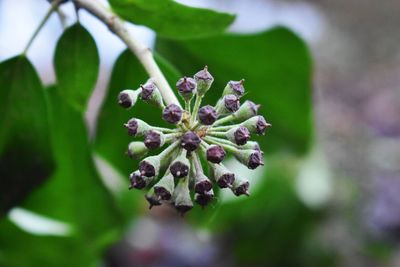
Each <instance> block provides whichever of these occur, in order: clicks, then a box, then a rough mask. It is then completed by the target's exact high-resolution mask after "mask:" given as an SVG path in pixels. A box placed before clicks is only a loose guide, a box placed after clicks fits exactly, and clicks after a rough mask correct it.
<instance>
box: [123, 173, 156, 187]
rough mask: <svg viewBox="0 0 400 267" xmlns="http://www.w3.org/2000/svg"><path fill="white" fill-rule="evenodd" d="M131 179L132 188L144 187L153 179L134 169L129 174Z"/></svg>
mask: <svg viewBox="0 0 400 267" xmlns="http://www.w3.org/2000/svg"><path fill="white" fill-rule="evenodd" d="M129 180H130V182H131V185H130V186H129V190H130V189H132V188H136V189H143V188H145V187H146V186H147V185H148V184H149V183H150V182H151V180H152V179H151V178H149V177H146V176H142V175H141V174H140V172H139V171H134V172H132V173H131V174H130V175H129Z"/></svg>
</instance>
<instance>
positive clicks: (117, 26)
mask: <svg viewBox="0 0 400 267" xmlns="http://www.w3.org/2000/svg"><path fill="white" fill-rule="evenodd" d="M73 1H74V3H75V4H76V5H77V6H79V7H80V8H83V9H85V10H86V11H88V12H89V13H91V14H92V15H94V16H95V17H97V18H98V19H99V20H101V21H103V22H104V23H105V24H106V25H107V26H108V28H109V29H110V30H111V31H112V32H113V33H115V34H116V35H117V36H118V37H119V38H120V39H121V40H122V41H123V42H124V43H125V44H126V46H127V47H128V48H129V49H130V50H131V51H132V52H133V53H134V54H135V55H136V57H137V58H138V60H139V61H140V63H141V64H142V65H143V67H144V69H145V70H146V72H147V73H148V74H149V76H150V77H152V78H153V79H154V81H155V83H156V84H157V87H158V88H159V89H160V92H161V94H162V96H163V98H164V101H165V103H166V104H167V105H169V104H176V105H178V106H181V105H180V103H179V101H178V99H177V98H176V95H175V94H174V92H173V91H172V89H171V87H170V86H169V84H168V82H167V79H166V78H165V76H164V75H163V73H162V72H161V70H160V68H159V66H158V65H157V63H156V62H155V60H154V57H153V53H152V52H151V50H150V49H149V48H148V47H146V46H145V45H144V44H142V43H141V42H139V41H138V40H136V39H135V38H133V37H132V36H131V34H130V33H129V31H128V29H127V28H126V27H125V25H124V23H123V22H122V21H121V19H120V18H119V17H118V16H116V15H115V14H114V13H113V12H111V11H110V10H108V9H107V8H106V7H104V6H103V5H102V4H101V3H100V2H99V1H97V0H73Z"/></svg>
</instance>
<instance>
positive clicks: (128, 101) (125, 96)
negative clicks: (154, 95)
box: [118, 89, 142, 109]
mask: <svg viewBox="0 0 400 267" xmlns="http://www.w3.org/2000/svg"><path fill="white" fill-rule="evenodd" d="M141 91H142V90H141V89H139V90H130V89H126V90H123V91H121V92H120V93H119V95H118V104H119V105H120V106H121V107H124V108H126V109H129V108H131V107H133V106H134V105H135V104H136V101H137V98H138V96H139V94H140V93H141Z"/></svg>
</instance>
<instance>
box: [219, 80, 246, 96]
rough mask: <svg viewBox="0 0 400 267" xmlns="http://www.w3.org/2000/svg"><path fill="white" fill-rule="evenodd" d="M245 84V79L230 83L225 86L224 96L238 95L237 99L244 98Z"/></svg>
mask: <svg viewBox="0 0 400 267" xmlns="http://www.w3.org/2000/svg"><path fill="white" fill-rule="evenodd" d="M243 83H244V79H241V80H240V81H229V82H228V83H227V85H226V86H225V89H224V92H223V93H222V95H236V96H237V97H241V96H243V94H244V87H243Z"/></svg>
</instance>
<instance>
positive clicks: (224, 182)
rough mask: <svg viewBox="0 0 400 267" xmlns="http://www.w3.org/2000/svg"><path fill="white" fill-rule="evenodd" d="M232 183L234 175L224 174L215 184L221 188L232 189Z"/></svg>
mask: <svg viewBox="0 0 400 267" xmlns="http://www.w3.org/2000/svg"><path fill="white" fill-rule="evenodd" d="M234 181H235V174H233V173H224V174H222V175H221V176H220V177H219V178H218V181H217V184H218V186H219V187H221V188H227V187H232V184H233V182H234Z"/></svg>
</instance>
